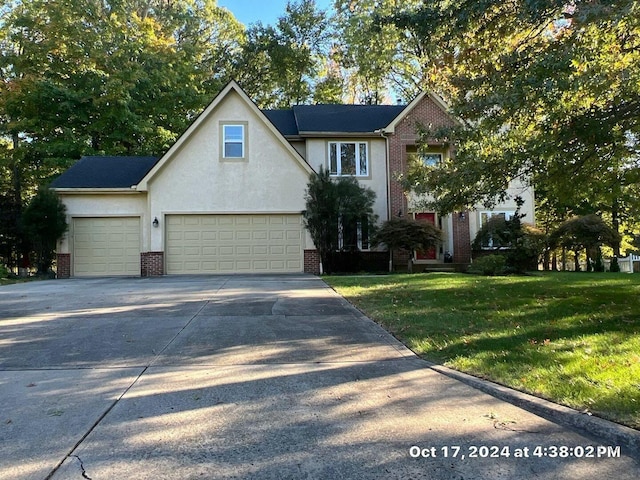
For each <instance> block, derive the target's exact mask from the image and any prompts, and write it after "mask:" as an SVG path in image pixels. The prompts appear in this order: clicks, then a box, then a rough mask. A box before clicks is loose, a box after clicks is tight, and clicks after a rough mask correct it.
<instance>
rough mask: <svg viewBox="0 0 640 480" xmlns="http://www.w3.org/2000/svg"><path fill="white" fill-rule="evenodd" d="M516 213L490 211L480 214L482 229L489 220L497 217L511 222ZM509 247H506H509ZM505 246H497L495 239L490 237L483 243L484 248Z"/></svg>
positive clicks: (511, 211)
mask: <svg viewBox="0 0 640 480" xmlns="http://www.w3.org/2000/svg"><path fill="white" fill-rule="evenodd" d="M515 213H516V212H515V211H513V210H504V211H495V210H488V211H485V212H480V228H482V226H483V225H485V224H486V223H487V222H488V221H489V220H491V219H492V218H496V217H501V218H502V219H503V220H505V221H507V220H511V218H512V217H513V216H514V215H515ZM507 246H508V245H504V247H507ZM501 247H503V245H499V244H497V243H496V242H495V241H494V239H493V238H491V237H489V238H487V239H486V240H484V241H483V242H482V248H501Z"/></svg>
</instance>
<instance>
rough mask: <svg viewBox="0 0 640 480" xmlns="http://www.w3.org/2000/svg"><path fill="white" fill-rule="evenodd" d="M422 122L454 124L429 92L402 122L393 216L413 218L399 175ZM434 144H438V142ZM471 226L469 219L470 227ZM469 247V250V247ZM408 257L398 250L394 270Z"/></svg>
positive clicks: (392, 183)
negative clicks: (398, 180)
mask: <svg viewBox="0 0 640 480" xmlns="http://www.w3.org/2000/svg"><path fill="white" fill-rule="evenodd" d="M419 125H423V126H425V127H430V126H431V127H438V126H448V125H453V120H452V119H451V118H450V117H449V115H448V114H447V113H446V112H445V111H444V110H443V109H442V108H441V107H440V106H439V105H438V104H437V103H436V102H434V101H433V99H432V98H431V97H430V96H429V95H425V96H424V97H423V98H422V99H421V100H420V102H418V104H417V105H415V107H414V108H413V109H412V110H411V111H410V112H409V114H408V115H407V116H406V117H405V118H403V119H402V120H401V121H400V122H398V124H397V125H396V128H395V133H394V134H393V135H390V136H389V175H390V178H389V207H390V215H391V216H392V217H396V216H399V215H401V216H403V217H411V215H409V209H408V205H407V197H406V196H405V194H404V192H403V190H402V186H401V185H400V183H398V182H397V181H396V178H397V176H398V174H400V173H404V172H406V169H407V147H409V146H415V145H417V143H418V140H419V137H418V134H417V130H418V126H419ZM434 145H436V144H435V143H434ZM468 225H469V224H468V222H467V228H468ZM468 236H469V235H468V233H467V237H468ZM454 244H455V241H454ZM467 249H469V247H468V246H467ZM454 253H455V251H454ZM408 260H409V254H408V253H407V252H397V253H396V252H394V254H393V265H394V269H395V268H399V269H402V268H405V267H406V265H407V262H408ZM454 261H455V260H454Z"/></svg>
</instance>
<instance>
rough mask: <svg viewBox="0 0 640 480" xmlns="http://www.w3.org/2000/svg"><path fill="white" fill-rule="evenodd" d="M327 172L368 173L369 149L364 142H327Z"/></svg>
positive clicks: (333, 173)
mask: <svg viewBox="0 0 640 480" xmlns="http://www.w3.org/2000/svg"><path fill="white" fill-rule="evenodd" d="M329 173H330V174H331V175H334V176H342V175H352V176H356V177H366V176H368V175H369V149H368V148H367V143H366V142H329Z"/></svg>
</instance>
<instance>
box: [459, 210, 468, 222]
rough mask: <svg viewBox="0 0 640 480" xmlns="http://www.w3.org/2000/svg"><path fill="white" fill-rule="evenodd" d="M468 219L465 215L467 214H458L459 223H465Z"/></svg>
mask: <svg viewBox="0 0 640 480" xmlns="http://www.w3.org/2000/svg"><path fill="white" fill-rule="evenodd" d="M466 217H467V216H466V215H465V213H464V212H460V213H459V214H458V220H459V221H461V222H464V219H465V218H466Z"/></svg>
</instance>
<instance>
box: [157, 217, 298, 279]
mask: <svg viewBox="0 0 640 480" xmlns="http://www.w3.org/2000/svg"><path fill="white" fill-rule="evenodd" d="M166 235H167V237H166V249H165V255H166V258H167V261H166V262H167V273H169V274H172V273H270V272H278V273H286V272H301V271H302V270H303V251H302V216H301V215H168V216H167V217H166Z"/></svg>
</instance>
